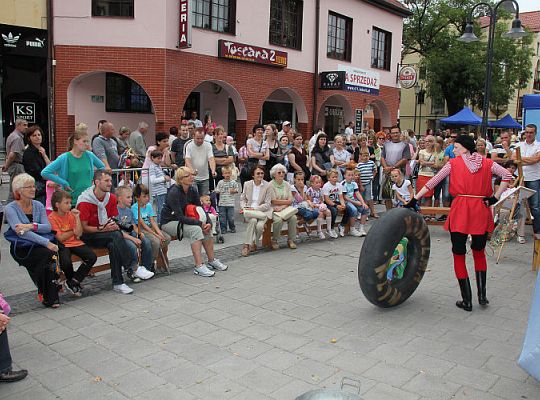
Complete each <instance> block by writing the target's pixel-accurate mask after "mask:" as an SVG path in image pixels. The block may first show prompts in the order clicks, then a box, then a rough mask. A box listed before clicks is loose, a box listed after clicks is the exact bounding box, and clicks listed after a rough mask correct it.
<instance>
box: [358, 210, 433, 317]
mask: <svg viewBox="0 0 540 400" xmlns="http://www.w3.org/2000/svg"><path fill="white" fill-rule="evenodd" d="M403 237H406V238H407V239H408V241H409V242H408V245H407V267H406V268H405V271H404V274H403V278H401V279H395V280H392V281H388V280H387V276H386V272H387V268H388V262H389V260H390V259H391V257H392V256H393V254H394V250H395V249H396V246H397V245H398V244H399V242H400V240H401V239H402V238H403ZM430 247H431V240H430V236H429V229H428V227H427V224H426V223H425V222H424V219H423V218H422V216H421V215H420V214H417V213H415V212H413V211H410V210H408V209H405V208H395V209H392V210H390V211H389V212H387V213H386V214H385V215H384V217H382V218H381V219H379V220H378V221H377V222H376V223H375V224H374V225H373V226H372V227H371V229H370V230H369V233H368V235H367V236H366V238H365V240H364V244H363V246H362V250H361V252H360V259H359V261H358V282H359V283H360V288H361V289H362V293H363V294H364V296H365V297H366V299H368V300H369V301H370V302H371V303H373V304H374V305H376V306H378V307H383V308H388V307H395V306H397V305H399V304H401V303H403V302H404V301H405V300H407V299H408V298H409V297H410V296H411V295H412V294H413V293H414V291H415V290H416V288H417V287H418V285H419V284H420V281H421V280H422V278H423V276H424V273H425V271H426V268H427V265H428V260H429V253H430Z"/></svg>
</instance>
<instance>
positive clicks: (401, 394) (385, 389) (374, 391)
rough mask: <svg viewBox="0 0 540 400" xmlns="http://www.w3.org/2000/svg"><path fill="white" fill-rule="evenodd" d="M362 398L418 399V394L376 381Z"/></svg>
mask: <svg viewBox="0 0 540 400" xmlns="http://www.w3.org/2000/svg"><path fill="white" fill-rule="evenodd" d="M363 398H364V399H365V400H397V399H399V400H418V399H419V398H420V396H419V395H418V394H415V393H410V392H407V391H405V390H402V389H398V388H396V387H393V386H390V385H387V384H384V383H377V384H376V385H375V386H374V387H373V388H371V389H370V390H369V391H368V392H367V393H366V394H364V395H363Z"/></svg>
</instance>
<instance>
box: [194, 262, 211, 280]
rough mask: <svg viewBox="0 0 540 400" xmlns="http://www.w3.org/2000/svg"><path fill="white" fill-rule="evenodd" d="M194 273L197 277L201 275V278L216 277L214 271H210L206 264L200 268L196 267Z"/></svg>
mask: <svg viewBox="0 0 540 400" xmlns="http://www.w3.org/2000/svg"><path fill="white" fill-rule="evenodd" d="M193 273H194V274H195V275H200V276H205V277H210V276H214V275H215V274H216V273H215V272H214V271H210V270H209V269H208V267H207V266H206V264H201V265H199V266H198V267H195V269H194V270H193Z"/></svg>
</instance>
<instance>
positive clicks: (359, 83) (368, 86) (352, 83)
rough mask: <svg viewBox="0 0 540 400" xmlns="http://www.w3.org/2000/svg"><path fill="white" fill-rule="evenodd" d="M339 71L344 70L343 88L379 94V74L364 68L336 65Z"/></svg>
mask: <svg viewBox="0 0 540 400" xmlns="http://www.w3.org/2000/svg"><path fill="white" fill-rule="evenodd" d="M338 70H339V71H345V90H349V91H351V92H362V93H369V94H373V95H376V96H378V95H379V83H380V79H381V78H380V74H379V73H378V72H373V71H366V70H365V69H360V68H354V67H349V66H348V65H341V64H340V65H338Z"/></svg>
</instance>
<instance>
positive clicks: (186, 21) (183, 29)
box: [178, 0, 191, 49]
mask: <svg viewBox="0 0 540 400" xmlns="http://www.w3.org/2000/svg"><path fill="white" fill-rule="evenodd" d="M190 14H191V1H190V0H180V30H179V35H180V37H179V40H178V48H179V49H187V48H189V47H191V21H190Z"/></svg>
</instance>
